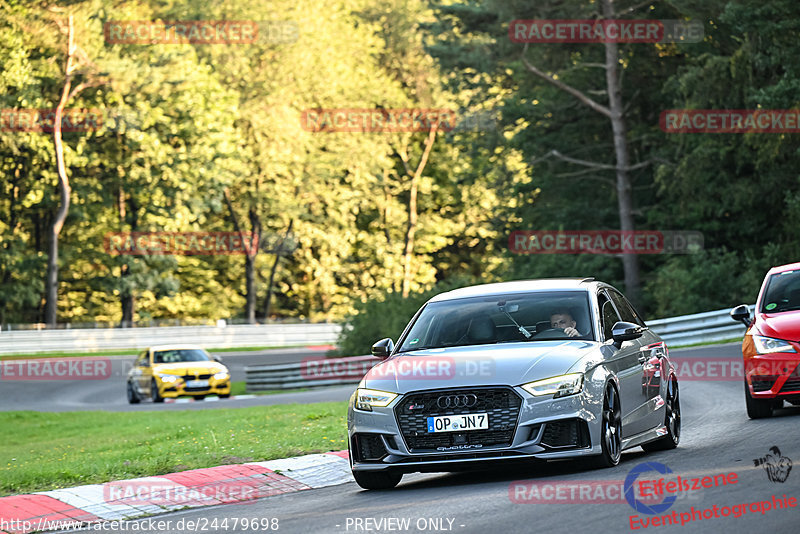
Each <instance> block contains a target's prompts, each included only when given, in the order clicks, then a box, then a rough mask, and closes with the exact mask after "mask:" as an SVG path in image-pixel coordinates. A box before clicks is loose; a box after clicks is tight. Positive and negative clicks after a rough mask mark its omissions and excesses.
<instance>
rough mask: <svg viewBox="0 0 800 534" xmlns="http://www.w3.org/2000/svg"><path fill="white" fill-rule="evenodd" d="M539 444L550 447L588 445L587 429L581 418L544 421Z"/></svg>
mask: <svg viewBox="0 0 800 534" xmlns="http://www.w3.org/2000/svg"><path fill="white" fill-rule="evenodd" d="M541 444H542V445H544V446H546V447H551V448H565V447H588V446H589V429H588V428H587V426H586V421H583V420H582V419H565V420H563V421H553V422H550V423H545V425H544V434H543V435H542V441H541Z"/></svg>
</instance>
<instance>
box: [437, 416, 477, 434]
mask: <svg viewBox="0 0 800 534" xmlns="http://www.w3.org/2000/svg"><path fill="white" fill-rule="evenodd" d="M488 429H489V414H486V413H468V414H464V415H437V416H436V417H428V432H461V431H463V430H488Z"/></svg>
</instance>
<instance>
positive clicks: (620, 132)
mask: <svg viewBox="0 0 800 534" xmlns="http://www.w3.org/2000/svg"><path fill="white" fill-rule="evenodd" d="M600 4H601V10H602V15H603V18H604V19H614V18H615V17H616V11H615V9H614V0H600ZM527 49H528V45H527V44H526V45H525V48H524V49H523V52H522V56H521V59H522V63H523V65H525V67H526V68H527V69H528V70H529V71H530V72H532V73H533V74H535V75H536V76H538V77H540V78H541V79H543V80H545V81H547V82H548V83H550V84H551V85H553V86H555V87H557V88H558V89H560V90H561V91H564V92H565V93H567V94H570V95H572V96H573V97H575V98H576V99H577V100H578V101H579V102H580V103H581V104H584V105H585V106H587V107H589V108H591V109H592V110H594V111H596V112H597V113H600V114H602V115H604V116H606V117H608V119H609V120H610V121H611V130H612V132H613V140H614V155H615V159H616V164H615V165H614V170H615V171H616V177H617V179H616V184H615V185H616V192H617V211H618V214H619V221H620V230H622V231H625V232H630V231H633V230H634V229H635V227H634V223H633V194H632V190H631V182H630V178H629V177H628V171H629V170H630V169H631V168H632V167H631V166H630V164H629V159H630V156H629V153H628V137H627V136H628V128H627V126H626V124H625V117H624V111H625V108H624V107H623V105H622V92H621V87H620V79H619V72H620V69H619V47H618V46H617V43H605V56H606V57H605V63H604V67H605V70H606V92H607V93H608V106H604V105H602V104H600V103H599V102H596V101H594V100H592V98H591V97H590V96H589V95H588V94H586V93H584V92H582V91H580V90H578V89H576V88H574V87H571V86H570V85H567V84H566V83H564V82H562V81H561V80H560V79H558V77H557V76H552V75H548V74H546V73H545V72H543V71H542V70H540V69H539V68H537V67H536V66H535V65H532V64H531V63H530V62H529V61H528V59H527V57H526V56H525V52H526V51H527ZM551 154H554V155H557V156H558V157H559V158H560V159H563V160H565V161H569V162H571V163H575V164H578V165H583V166H586V167H590V168H595V169H606V168H608V166H607V165H603V164H598V163H591V162H587V161H581V160H577V159H574V158H567V157H564V156H561V155H559V154H558V152H557V151H551ZM643 165H644V164H637V165H635V166H634V167H633V168H638V167H642V166H643ZM622 268H623V271H624V274H625V289H626V293H627V295H628V297H629V298H630V300H631V301H633V303H634V304H637V305H641V282H640V279H639V258H638V257H637V256H636V255H635V254H623V255H622Z"/></svg>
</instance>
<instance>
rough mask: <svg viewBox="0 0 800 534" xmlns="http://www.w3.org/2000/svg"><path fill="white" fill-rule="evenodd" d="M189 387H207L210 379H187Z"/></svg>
mask: <svg viewBox="0 0 800 534" xmlns="http://www.w3.org/2000/svg"><path fill="white" fill-rule="evenodd" d="M186 387H187V388H207V387H208V380H187V381H186Z"/></svg>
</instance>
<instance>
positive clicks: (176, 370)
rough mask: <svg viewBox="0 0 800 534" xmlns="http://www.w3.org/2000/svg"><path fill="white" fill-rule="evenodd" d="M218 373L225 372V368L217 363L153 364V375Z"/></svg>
mask: <svg viewBox="0 0 800 534" xmlns="http://www.w3.org/2000/svg"><path fill="white" fill-rule="evenodd" d="M220 371H227V368H226V367H225V366H224V365H222V364H221V363H217V362H178V363H155V364H153V373H156V374H157V373H164V374H169V375H187V374H188V375H203V374H206V375H207V374H209V373H211V374H214V373H219V372H220Z"/></svg>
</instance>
